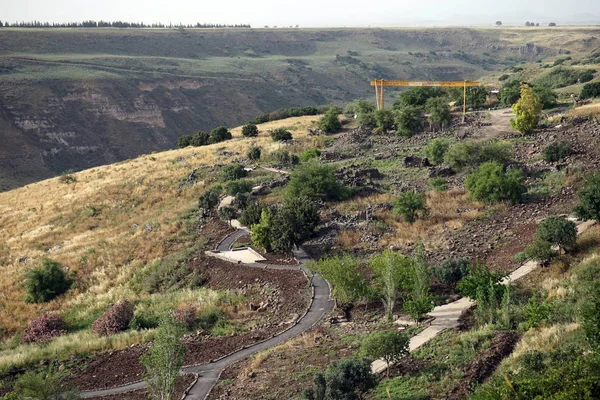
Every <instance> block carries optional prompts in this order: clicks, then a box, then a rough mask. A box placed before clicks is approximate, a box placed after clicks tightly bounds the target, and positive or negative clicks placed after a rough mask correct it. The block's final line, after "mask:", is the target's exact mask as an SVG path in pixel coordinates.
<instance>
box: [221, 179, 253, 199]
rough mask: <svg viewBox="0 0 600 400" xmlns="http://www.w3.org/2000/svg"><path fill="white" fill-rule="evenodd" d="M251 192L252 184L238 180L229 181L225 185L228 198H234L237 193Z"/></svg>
mask: <svg viewBox="0 0 600 400" xmlns="http://www.w3.org/2000/svg"><path fill="white" fill-rule="evenodd" d="M251 191H252V182H250V181H247V180H244V179H240V180H235V181H229V182H227V183H226V184H225V192H226V193H227V194H228V195H230V196H235V195H236V194H238V193H249V192H251Z"/></svg>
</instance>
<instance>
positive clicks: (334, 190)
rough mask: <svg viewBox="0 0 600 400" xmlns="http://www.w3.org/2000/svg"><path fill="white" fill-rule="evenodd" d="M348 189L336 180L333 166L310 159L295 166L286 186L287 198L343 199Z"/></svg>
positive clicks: (348, 193)
mask: <svg viewBox="0 0 600 400" xmlns="http://www.w3.org/2000/svg"><path fill="white" fill-rule="evenodd" d="M349 195H350V189H349V188H347V187H346V186H344V185H343V184H342V183H341V182H339V181H338V179H337V177H336V176H335V169H334V167H332V166H330V165H326V164H322V163H321V162H319V161H317V160H310V161H308V162H306V163H302V164H301V165H300V166H299V167H297V168H296V169H295V170H294V171H293V172H292V173H291V176H290V181H289V183H288V184H287V187H286V197H287V198H289V199H297V198H306V199H313V200H316V199H321V200H343V199H345V198H347V197H349Z"/></svg>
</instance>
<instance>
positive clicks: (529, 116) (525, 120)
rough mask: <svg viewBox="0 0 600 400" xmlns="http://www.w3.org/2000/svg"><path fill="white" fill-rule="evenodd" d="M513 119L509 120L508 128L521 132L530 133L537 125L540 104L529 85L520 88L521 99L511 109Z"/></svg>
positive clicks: (540, 111) (540, 110) (540, 109)
mask: <svg viewBox="0 0 600 400" xmlns="http://www.w3.org/2000/svg"><path fill="white" fill-rule="evenodd" d="M512 110H513V112H514V113H515V118H512V119H511V120H510V126H512V128H513V129H515V130H517V131H519V132H521V133H528V132H531V131H532V130H533V129H534V128H535V127H536V126H537V124H538V122H539V120H540V115H541V113H542V102H541V101H540V99H539V98H538V97H537V96H536V95H535V94H533V92H532V91H531V88H530V87H529V85H527V84H524V85H523V86H522V87H521V98H520V99H519V101H517V103H516V104H515V105H513V107H512Z"/></svg>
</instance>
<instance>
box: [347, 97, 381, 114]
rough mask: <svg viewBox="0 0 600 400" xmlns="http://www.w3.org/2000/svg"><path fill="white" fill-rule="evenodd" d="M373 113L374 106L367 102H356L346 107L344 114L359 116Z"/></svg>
mask: <svg viewBox="0 0 600 400" xmlns="http://www.w3.org/2000/svg"><path fill="white" fill-rule="evenodd" d="M373 111H375V104H373V103H372V102H370V101H368V100H356V101H353V102H352V103H349V104H348V105H347V106H346V113H348V114H358V115H359V116H360V115H363V114H368V113H372V112H373Z"/></svg>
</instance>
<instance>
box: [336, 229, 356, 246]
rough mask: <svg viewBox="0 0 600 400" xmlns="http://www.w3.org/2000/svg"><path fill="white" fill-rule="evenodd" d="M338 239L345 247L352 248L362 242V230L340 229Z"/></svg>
mask: <svg viewBox="0 0 600 400" xmlns="http://www.w3.org/2000/svg"><path fill="white" fill-rule="evenodd" d="M336 240H337V243H338V244H339V245H340V246H342V247H343V248H344V249H352V248H354V247H355V246H358V245H359V244H360V243H361V242H362V239H361V235H360V232H358V231H340V232H339V233H338V236H337V238H336Z"/></svg>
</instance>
